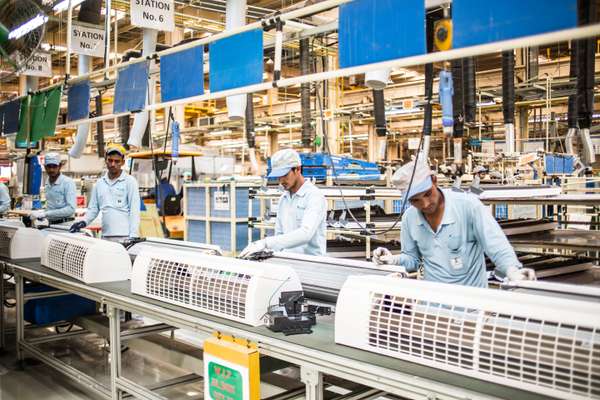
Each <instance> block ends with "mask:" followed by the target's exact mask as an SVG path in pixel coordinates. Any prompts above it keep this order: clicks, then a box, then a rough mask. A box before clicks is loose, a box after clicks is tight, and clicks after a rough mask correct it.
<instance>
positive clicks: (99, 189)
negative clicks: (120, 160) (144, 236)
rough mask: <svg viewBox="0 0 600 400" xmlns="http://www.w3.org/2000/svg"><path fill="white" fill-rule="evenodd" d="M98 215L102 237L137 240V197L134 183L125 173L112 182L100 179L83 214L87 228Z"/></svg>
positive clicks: (106, 177)
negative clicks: (100, 220) (100, 217)
mask: <svg viewBox="0 0 600 400" xmlns="http://www.w3.org/2000/svg"><path fill="white" fill-rule="evenodd" d="M100 211H102V236H103V237H111V236H121V237H138V236H139V228H140V193H139V189H138V184H137V181H136V180H135V179H134V178H133V177H132V176H130V175H128V174H126V173H125V171H121V175H119V177H118V178H116V179H115V180H110V179H109V178H108V174H105V175H103V176H102V177H101V178H100V179H98V181H97V182H96V184H95V185H94V188H93V189H92V196H91V197H90V203H89V205H88V210H87V213H86V214H85V222H86V223H87V224H88V225H89V224H90V223H91V222H92V221H93V220H94V219H96V217H97V216H98V214H99V213H100Z"/></svg>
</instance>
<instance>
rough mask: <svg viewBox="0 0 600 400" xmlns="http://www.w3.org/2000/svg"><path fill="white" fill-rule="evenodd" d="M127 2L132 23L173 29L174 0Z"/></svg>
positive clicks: (136, 0)
mask: <svg viewBox="0 0 600 400" xmlns="http://www.w3.org/2000/svg"><path fill="white" fill-rule="evenodd" d="M129 3H130V6H131V23H132V24H133V25H135V26H139V27H142V28H150V29H156V30H159V31H169V32H172V31H173V30H174V29H175V1H174V0H129Z"/></svg>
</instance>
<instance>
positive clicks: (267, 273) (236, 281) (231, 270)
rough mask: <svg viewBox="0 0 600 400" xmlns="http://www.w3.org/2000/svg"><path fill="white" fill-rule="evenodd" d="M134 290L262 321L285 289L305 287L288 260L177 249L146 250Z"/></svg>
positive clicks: (227, 315) (215, 312) (234, 317)
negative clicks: (273, 261)
mask: <svg viewBox="0 0 600 400" xmlns="http://www.w3.org/2000/svg"><path fill="white" fill-rule="evenodd" d="M131 291H132V292H133V293H136V294H139V295H142V296H146V297H150V298H153V299H157V300H160V301H164V302H167V303H171V304H175V305H178V306H182V307H186V308H190V309H192V310H196V311H200V312H203V313H207V314H211V315H216V316H218V317H222V318H226V319H229V320H233V321H237V322H241V323H244V324H248V325H252V326H259V325H263V323H264V322H263V316H264V315H265V313H266V312H267V308H268V307H269V305H272V304H275V303H276V302H277V301H278V300H279V297H280V295H281V292H288V291H302V285H301V284H300V280H299V279H298V276H297V275H296V273H295V272H294V270H293V269H292V268H290V267H288V266H286V265H283V264H282V265H267V264H261V263H258V262H254V261H247V260H239V259H235V258H223V257H218V256H210V255H202V254H198V252H191V251H175V250H166V249H163V250H156V249H148V250H143V251H142V252H140V254H139V255H138V256H137V258H136V259H135V263H134V265H133V274H132V279H131Z"/></svg>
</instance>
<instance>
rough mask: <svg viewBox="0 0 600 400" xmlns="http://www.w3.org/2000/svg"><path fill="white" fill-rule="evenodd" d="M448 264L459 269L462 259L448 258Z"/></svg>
mask: <svg viewBox="0 0 600 400" xmlns="http://www.w3.org/2000/svg"><path fill="white" fill-rule="evenodd" d="M450 265H451V266H452V269H461V268H462V267H463V261H462V258H461V257H454V258H451V259H450Z"/></svg>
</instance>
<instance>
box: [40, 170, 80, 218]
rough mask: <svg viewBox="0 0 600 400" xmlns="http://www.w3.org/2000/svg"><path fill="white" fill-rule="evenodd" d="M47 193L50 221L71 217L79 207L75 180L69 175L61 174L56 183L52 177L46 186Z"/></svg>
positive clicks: (47, 215) (45, 191)
mask: <svg viewBox="0 0 600 400" xmlns="http://www.w3.org/2000/svg"><path fill="white" fill-rule="evenodd" d="M44 193H45V194H46V209H47V210H46V218H48V219H49V220H50V221H52V220H56V219H61V218H71V217H73V215H74V214H75V209H76V208H77V200H76V198H77V193H76V190H75V182H73V179H71V178H69V177H68V176H64V175H63V174H60V175H59V176H58V178H56V181H54V183H52V182H50V179H48V181H47V182H46V185H45V186H44Z"/></svg>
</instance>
